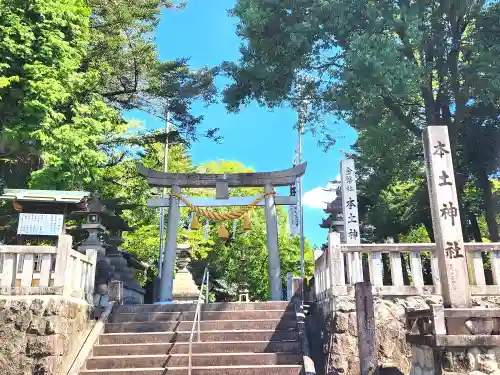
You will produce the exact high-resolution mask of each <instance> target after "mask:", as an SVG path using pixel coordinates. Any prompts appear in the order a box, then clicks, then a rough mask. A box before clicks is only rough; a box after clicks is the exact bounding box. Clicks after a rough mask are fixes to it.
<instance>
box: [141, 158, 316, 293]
mask: <svg viewBox="0 0 500 375" xmlns="http://www.w3.org/2000/svg"><path fill="white" fill-rule="evenodd" d="M306 167H307V163H303V164H300V165H297V166H295V167H293V168H290V169H286V170H282V171H275V172H262V173H231V174H204V173H164V172H158V171H155V170H152V169H147V168H145V167H144V166H142V165H139V172H140V174H141V175H143V176H145V177H146V178H147V182H148V184H149V185H150V186H157V187H169V188H171V195H170V198H153V199H149V200H148V207H169V211H168V229H167V230H168V231H167V243H166V247H165V254H164V257H163V265H162V277H161V282H160V301H171V300H172V285H173V279H174V264H175V255H176V247H177V235H178V227H179V220H180V207H185V206H186V204H185V203H184V202H182V201H181V200H180V199H179V198H178V197H177V196H178V195H179V194H180V193H181V188H214V187H215V190H216V196H215V198H205V197H204V198H192V199H190V201H191V203H192V204H194V205H195V206H198V207H227V206H247V205H248V204H249V203H250V202H252V201H253V200H254V199H255V197H229V187H263V188H264V192H265V193H272V192H273V191H274V187H277V186H291V185H293V184H295V182H296V181H297V178H299V177H301V176H303V175H304V173H305V171H306ZM296 202H297V198H296V197H295V196H274V195H272V194H269V195H266V197H265V199H264V201H260V202H259V203H258V204H257V206H264V208H265V216H266V231H267V250H268V265H269V283H270V292H271V299H272V300H274V301H279V300H282V299H283V290H282V285H281V264H280V263H281V259H280V252H279V247H278V221H277V218H276V205H294V204H296Z"/></svg>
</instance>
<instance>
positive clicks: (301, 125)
mask: <svg viewBox="0 0 500 375" xmlns="http://www.w3.org/2000/svg"><path fill="white" fill-rule="evenodd" d="M307 104H308V103H307V101H305V102H304V104H303V106H302V108H301V109H300V110H299V124H298V131H299V140H298V146H299V147H298V154H299V155H298V159H299V160H298V162H299V165H300V164H301V163H302V134H303V132H304V122H305V118H304V117H305V116H306V114H307ZM298 193H299V194H298V196H299V197H298V198H299V212H300V216H299V218H300V219H299V229H300V277H302V279H304V277H305V260H304V206H303V204H302V197H303V194H302V176H300V177H299V192H298Z"/></svg>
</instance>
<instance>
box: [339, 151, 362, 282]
mask: <svg viewBox="0 0 500 375" xmlns="http://www.w3.org/2000/svg"><path fill="white" fill-rule="evenodd" d="M340 171H341V180H342V206H343V215H344V236H345V242H346V243H347V244H350V245H358V244H359V243H360V234H359V214H358V195H357V192H356V169H355V167H354V160H353V159H346V160H342V161H341V163H340ZM360 255H361V254H360V253H348V254H347V267H348V268H347V269H348V270H349V275H348V277H349V283H350V284H354V283H357V282H360V281H363V273H362V272H363V269H362V264H361V257H360Z"/></svg>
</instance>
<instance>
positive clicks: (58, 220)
mask: <svg viewBox="0 0 500 375" xmlns="http://www.w3.org/2000/svg"><path fill="white" fill-rule="evenodd" d="M63 224H64V215H53V214H30V213H20V214H19V225H18V226H17V234H25V235H32V236H58V235H60V234H61V232H62V228H63Z"/></svg>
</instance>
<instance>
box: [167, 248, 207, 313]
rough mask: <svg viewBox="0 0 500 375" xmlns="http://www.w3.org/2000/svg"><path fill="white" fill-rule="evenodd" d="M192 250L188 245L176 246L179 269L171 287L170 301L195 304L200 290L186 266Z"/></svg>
mask: <svg viewBox="0 0 500 375" xmlns="http://www.w3.org/2000/svg"><path fill="white" fill-rule="evenodd" d="M191 251H192V248H191V246H190V245H189V244H188V243H181V244H178V245H177V254H178V257H177V258H178V260H177V265H178V266H179V269H178V271H177V273H176V275H175V278H174V283H173V287H172V300H173V301H175V302H178V303H196V302H198V297H199V294H200V289H199V288H198V286H197V285H196V283H195V282H194V279H193V275H191V272H190V271H189V270H188V268H187V266H188V264H189V263H190V261H191Z"/></svg>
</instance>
